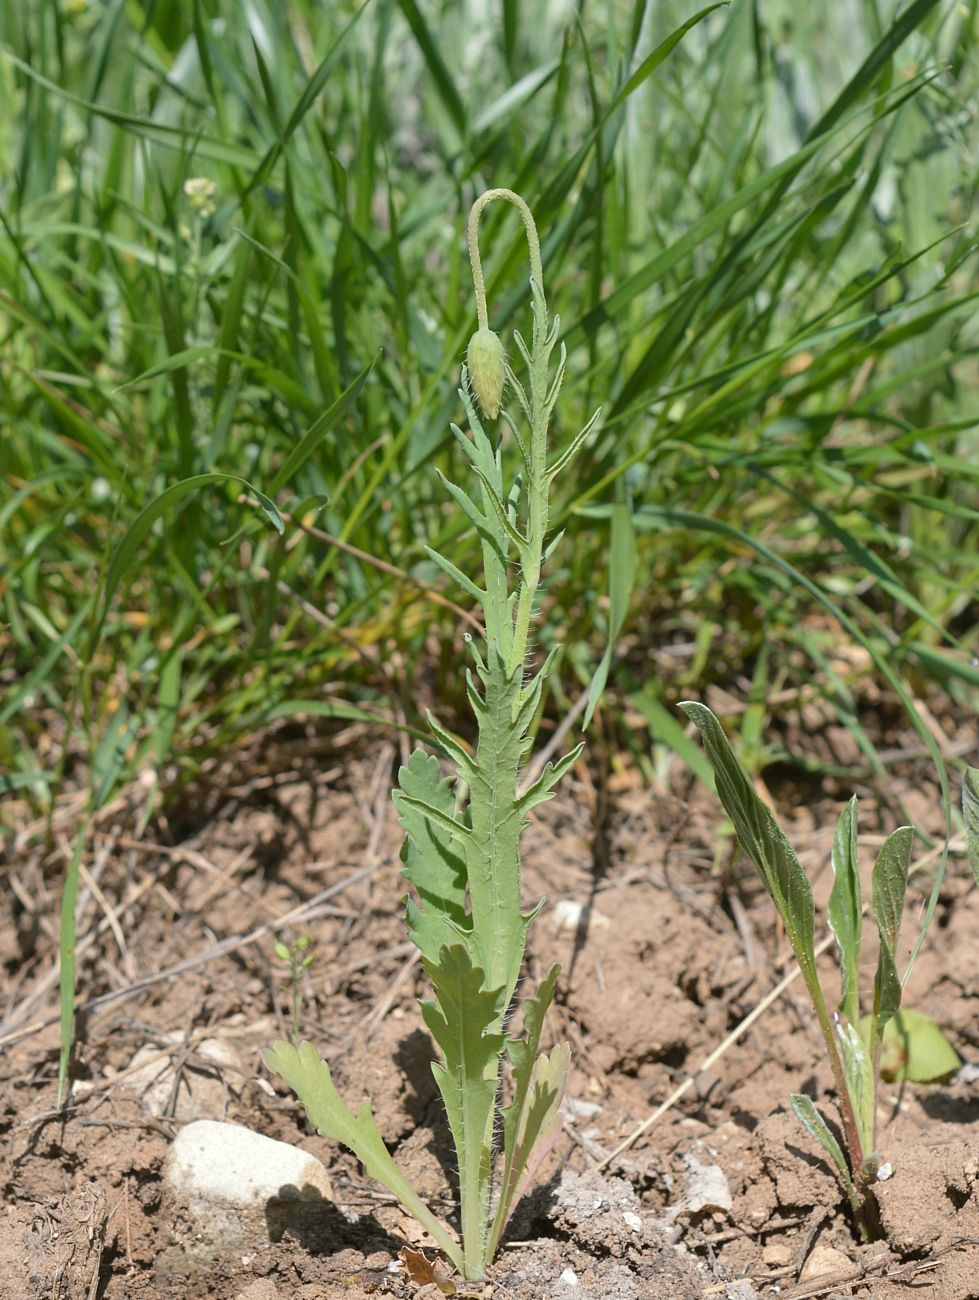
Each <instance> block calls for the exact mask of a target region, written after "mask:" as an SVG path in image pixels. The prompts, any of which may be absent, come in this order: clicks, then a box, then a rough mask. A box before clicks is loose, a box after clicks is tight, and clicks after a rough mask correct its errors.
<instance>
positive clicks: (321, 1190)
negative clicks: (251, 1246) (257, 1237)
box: [163, 1119, 333, 1239]
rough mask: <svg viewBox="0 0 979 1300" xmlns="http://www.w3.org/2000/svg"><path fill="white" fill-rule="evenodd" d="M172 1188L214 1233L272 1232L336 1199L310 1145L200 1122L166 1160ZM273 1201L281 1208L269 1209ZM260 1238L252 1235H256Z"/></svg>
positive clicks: (185, 1130) (166, 1178)
mask: <svg viewBox="0 0 979 1300" xmlns="http://www.w3.org/2000/svg"><path fill="white" fill-rule="evenodd" d="M163 1180H164V1185H165V1186H166V1188H167V1191H168V1193H169V1194H170V1195H171V1196H172V1197H173V1198H174V1199H175V1200H176V1201H177V1202H178V1203H179V1204H180V1205H181V1206H182V1207H183V1208H184V1209H185V1210H186V1211H187V1212H188V1213H189V1215H190V1216H191V1218H192V1219H194V1220H195V1221H196V1222H197V1223H198V1224H199V1225H200V1226H201V1228H202V1229H204V1230H206V1231H207V1232H208V1235H212V1236H214V1237H215V1238H216V1237H217V1236H219V1235H221V1236H227V1237H230V1238H233V1239H234V1238H237V1237H239V1236H242V1235H244V1236H246V1237H247V1236H248V1235H249V1234H254V1233H255V1232H259V1233H260V1234H261V1235H262V1236H267V1235H268V1232H269V1225H270V1223H271V1220H272V1218H273V1217H275V1219H276V1222H277V1223H278V1224H279V1226H280V1228H281V1227H282V1226H284V1217H285V1218H287V1217H288V1212H289V1206H290V1205H295V1206H296V1207H297V1210H298V1209H299V1208H300V1207H301V1206H305V1207H306V1208H307V1210H308V1209H309V1207H310V1203H315V1202H317V1201H320V1200H323V1199H325V1200H332V1198H333V1189H332V1186H331V1184H330V1176H329V1174H328V1173H327V1172H326V1169H325V1167H324V1166H323V1164H322V1163H321V1162H320V1161H319V1160H317V1159H316V1157H315V1156H311V1155H310V1154H309V1153H308V1152H307V1151H300V1150H299V1148H298V1147H294V1146H290V1145H289V1143H288V1142H276V1141H275V1140H274V1139H273V1138H267V1137H263V1136H262V1134H260V1133H253V1132H252V1131H251V1130H250V1129H247V1128H242V1127H241V1125H239V1124H223V1123H219V1122H218V1121H216V1120H209V1119H202V1120H195V1121H194V1122H193V1123H192V1124H187V1125H185V1127H184V1128H182V1129H181V1130H180V1132H179V1133H178V1134H177V1136H176V1138H175V1139H174V1141H173V1145H172V1146H171V1147H170V1150H169V1152H168V1154H167V1158H166V1161H165V1162H164V1166H163ZM270 1204H271V1205H273V1206H274V1207H275V1208H276V1210H277V1214H276V1215H275V1216H270V1215H269V1214H268V1213H267V1210H268V1208H269V1206H270ZM252 1239H254V1238H252Z"/></svg>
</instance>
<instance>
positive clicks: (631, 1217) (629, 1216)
mask: <svg viewBox="0 0 979 1300" xmlns="http://www.w3.org/2000/svg"><path fill="white" fill-rule="evenodd" d="M622 1218H623V1220H624V1221H625V1226H626V1227H627V1228H631V1229H632V1231H633V1232H642V1219H641V1218H640V1217H639V1215H638V1214H633V1212H632V1211H631V1210H625V1211H624V1212H623V1214H622Z"/></svg>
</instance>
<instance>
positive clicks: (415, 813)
mask: <svg viewBox="0 0 979 1300" xmlns="http://www.w3.org/2000/svg"><path fill="white" fill-rule="evenodd" d="M398 787H399V788H398V789H397V790H396V791H395V792H394V796H393V797H394V804H395V807H396V808H397V810H398V817H399V819H400V821H401V826H402V829H403V830H404V832H405V842H404V846H403V848H402V851H401V858H402V861H403V863H404V867H403V870H402V875H403V876H404V877H405V879H406V880H407V881H408V883H409V884H410V885H412V886H413V887H414V889H415V890H416V892H417V894H418V898H419V900H420V902H421V904H422V906H421V908H419V907H418V906H417V905H416V904H414V903H412V904H411V905H410V906H409V908H408V924H409V930H410V933H411V940H412V943H414V944H415V946H416V947H417V948H418V949H419V951H420V952H421V954H422V956H423V957H428V958H429V959H430V960H432V961H435V960H437V959H438V954H439V950H440V949H441V948H442V947H443V946H444V945H445V944H449V943H455V942H457V941H458V937H459V932H460V931H464V930H466V929H468V926H469V919H468V917H467V916H466V864H465V860H464V859H463V857H462V856H461V855H460V853H459V852H458V849H457V847H456V846H455V844H454V841H453V835H452V834H451V833H450V832H449V831H448V830H447V829H446V827H445V826H444V825H443V824H442V823H441V822H438V821H436V820H434V819H433V818H432V817H431V816H429V815H428V811H427V810H428V809H430V808H435V809H437V810H438V811H439V813H440V814H443V815H445V816H447V817H450V818H451V817H452V815H453V810H454V807H455V799H454V796H453V792H452V782H451V781H450V780H448V779H445V780H442V779H441V772H440V768H439V761H438V759H437V758H436V757H435V756H434V755H433V754H426V753H425V751H424V750H422V749H416V750H415V752H414V753H413V754H412V755H411V757H410V758H409V760H408V762H407V764H406V765H405V766H404V767H402V768H401V770H400V772H399V773H398Z"/></svg>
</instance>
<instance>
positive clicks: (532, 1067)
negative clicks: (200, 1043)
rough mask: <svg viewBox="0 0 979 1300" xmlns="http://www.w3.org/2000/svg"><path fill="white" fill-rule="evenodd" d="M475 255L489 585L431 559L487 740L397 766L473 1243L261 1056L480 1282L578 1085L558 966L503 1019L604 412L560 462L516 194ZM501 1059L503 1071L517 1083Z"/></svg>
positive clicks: (479, 469) (313, 1077)
mask: <svg viewBox="0 0 979 1300" xmlns="http://www.w3.org/2000/svg"><path fill="white" fill-rule="evenodd" d="M496 198H502V199H506V200H508V201H509V202H510V203H513V204H515V205H516V207H517V209H518V210H519V212H520V215H521V217H522V218H523V222H524V226H525V228H526V235H527V243H528V246H529V251H530V270H531V278H530V290H531V306H532V312H533V332H532V335H531V342H530V346H529V347H528V346H527V344H526V343H525V342H524V340H523V339H522V338H521V337H520V335H519V334H518V333H515V334H514V342H515V344H516V347H517V350H518V352H519V353H520V355H521V357H522V359H523V361H524V363H525V365H526V370H527V383H526V387H525V386H524V384H523V383H521V381H520V380H519V379H518V378H517V376H516V375H515V374H514V372H513V371H512V370H511V369H510V367H509V366H508V365H507V363H506V360H505V357H504V351H503V345H502V343H501V341H500V339H499V338H498V336H497V335H496V334H495V333H493V331H492V330H490V328H489V323H488V318H487V310H486V294H485V289H484V285H483V275H482V268H481V264H480V257H479V244H478V230H479V219H480V214H481V213H482V210H483V208H484V207H485V206H486V204H487V203H489V202H490V201H491V200H492V199H496ZM469 250H470V257H471V260H472V269H473V280H474V283H475V289H476V307H477V320H478V329H477V331H476V333H475V334H474V335H473V337H472V340H471V341H470V344H469V349H468V352H467V365H466V367H465V368H464V370H463V385H462V388H461V389H460V392H459V396H460V398H461V400H462V403H463V405H464V407H465V410H466V414H467V416H468V419H469V432H468V434H467V433H464V432H463V431H462V430H461V429H460V428H458V427H457V426H455V425H453V426H452V431H453V433H454V435H455V438H456V441H457V443H458V445H459V446H460V447H461V449H462V451H463V453H464V455H465V457H466V459H467V460H468V462H469V465H470V467H471V470H472V474H473V477H474V480H475V486H476V489H477V490H475V491H473V492H472V493H470V492H469V491H467V490H465V489H464V488H462V487H460V486H459V485H458V484H456V483H452V482H449V481H448V480H447V479H444V480H443V481H444V483H445V487H446V490H447V491H448V493H449V494H450V496H451V497H452V498H453V500H454V501H455V502H456V504H457V505H458V506H459V508H460V509H461V510H462V512H463V513H464V514H465V516H466V518H467V519H468V520H469V521H470V523H471V524H472V526H473V528H474V529H475V530H476V533H477V535H478V537H479V541H480V545H481V552H482V581H481V583H480V582H479V581H477V579H476V578H473V577H470V576H469V575H467V574H465V573H463V572H462V571H461V570H460V569H459V568H458V567H457V566H456V565H455V564H453V563H452V562H451V561H450V560H449V559H447V558H446V557H445V556H443V555H440V554H439V553H438V552H436V551H434V550H431V549H429V550H428V554H429V556H430V557H431V559H432V560H433V561H434V562H435V563H436V564H437V565H438V566H439V567H440V568H441V569H442V570H443V571H444V572H445V573H446V574H448V576H449V577H450V578H452V579H453V580H454V581H455V582H456V583H457V584H458V585H459V586H460V587H461V588H462V589H463V590H464V591H465V592H467V593H468V595H469V596H471V597H472V599H473V600H474V601H476V602H477V603H478V605H479V606H480V608H481V610H482V614H483V622H484V626H485V633H486V636H485V642H484V644H483V645H482V646H477V645H476V644H475V643H474V642H473V641H472V639H471V638H467V640H468V642H469V649H470V651H471V653H472V658H473V670H471V671H469V673H468V675H467V681H468V696H469V701H470V703H471V705H472V708H473V712H474V714H475V718H476V726H477V733H478V739H477V743H476V748H475V753H470V751H469V750H468V749H467V748H466V747H464V746H463V745H462V744H461V743H460V741H459V740H457V739H456V737H455V736H453V735H450V734H449V732H447V731H446V730H445V729H444V728H443V727H442V726H440V725H439V723H438V722H437V721H436V720H435V719H434V718H433V717H431V715H429V725H430V727H431V731H432V735H433V737H434V741H435V742H436V743H437V745H438V746H439V747H440V748H441V750H442V752H443V754H444V755H445V756H446V757H447V758H448V760H449V761H450V762H451V764H452V765H453V766H454V769H455V772H454V776H446V777H443V776H442V771H441V765H440V763H439V760H438V759H437V758H436V757H434V756H433V755H430V754H427V753H426V752H425V751H424V750H421V749H419V750H416V751H415V752H414V754H412V756H411V758H410V760H409V762H408V764H407V765H406V766H405V767H403V768H402V769H401V772H400V777H399V789H398V790H397V791H396V792H395V795H394V800H395V803H396V805H397V809H398V815H399V817H400V819H401V825H402V827H403V829H404V832H405V843H404V850H403V852H402V858H403V860H404V875H405V877H406V878H407V880H408V882H409V884H410V885H411V887H412V890H413V894H412V895H409V898H408V901H407V923H408V930H409V934H410V936H411V939H412V941H413V942H414V944H415V945H416V946H417V948H418V949H419V951H420V953H421V957H422V965H423V966H424V969H425V972H426V974H427V975H428V977H429V979H430V980H431V983H432V988H433V991H434V996H433V997H432V998H431V999H430V1000H428V1001H424V1002H423V1003H422V1015H423V1016H424V1020H425V1023H426V1025H427V1026H428V1028H429V1030H430V1031H431V1033H432V1036H433V1038H434V1039H435V1041H436V1043H437V1045H438V1048H439V1052H440V1055H441V1059H440V1060H439V1062H438V1063H437V1064H436V1065H434V1066H433V1069H434V1073H435V1078H436V1080H437V1082H438V1086H439V1089H440V1091H441V1093H442V1097H443V1100H444V1102H445V1108H446V1112H447V1115H448V1120H449V1126H450V1128H451V1131H452V1138H453V1141H454V1144H455V1149H456V1155H457V1158H458V1171H459V1194H460V1202H461V1205H460V1222H461V1245H460V1244H459V1243H457V1242H456V1240H455V1239H454V1237H453V1235H452V1234H451V1233H450V1232H449V1230H448V1229H447V1228H446V1227H445V1226H444V1225H443V1224H442V1223H440V1222H439V1221H438V1220H437V1219H436V1218H435V1217H434V1215H433V1214H432V1213H431V1211H430V1210H429V1209H428V1208H427V1206H426V1205H425V1204H424V1203H423V1202H422V1201H421V1199H420V1198H419V1197H418V1195H417V1194H416V1193H415V1192H414V1191H413V1189H412V1188H411V1186H410V1185H409V1184H408V1182H407V1181H406V1179H405V1178H404V1176H403V1174H402V1173H401V1171H400V1170H399V1168H398V1166H397V1165H396V1164H395V1162H394V1160H393V1159H392V1158H391V1156H390V1154H389V1153H388V1151H387V1148H386V1147H385V1146H384V1143H383V1142H382V1140H381V1137H380V1134H379V1132H378V1130H377V1126H376V1124H375V1122H374V1118H373V1116H372V1113H371V1107H370V1103H369V1101H365V1102H364V1103H363V1104H362V1105H361V1107H360V1109H359V1111H358V1112H357V1113H356V1114H354V1113H353V1112H352V1111H351V1110H349V1109H348V1108H347V1106H346V1105H345V1103H344V1102H343V1101H342V1099H341V1098H340V1096H339V1094H338V1092H337V1090H336V1088H335V1087H334V1085H333V1083H332V1081H331V1078H330V1071H329V1068H328V1067H327V1065H326V1063H325V1062H324V1061H322V1060H320V1058H319V1056H318V1054H317V1053H316V1051H315V1049H314V1048H313V1047H312V1046H311V1045H310V1044H309V1043H302V1044H300V1046H299V1047H298V1049H297V1048H294V1047H291V1046H290V1045H289V1044H287V1043H277V1044H276V1045H275V1047H274V1048H272V1049H271V1050H270V1051H268V1052H267V1053H266V1060H267V1062H268V1064H269V1066H270V1068H271V1069H272V1070H274V1071H275V1072H277V1073H279V1074H281V1075H282V1076H283V1077H284V1078H285V1079H286V1081H287V1082H288V1083H289V1084H290V1086H291V1087H292V1088H293V1089H294V1090H295V1092H296V1093H297V1094H298V1096H299V1099H300V1101H301V1102H302V1104H303V1106H304V1108H305V1110H306V1113H307V1115H308V1116H309V1119H310V1121H311V1122H312V1123H313V1124H314V1125H315V1126H316V1128H318V1129H319V1131H320V1132H321V1133H322V1134H323V1135H324V1136H327V1137H331V1138H335V1139H336V1140H338V1141H340V1142H342V1143H343V1144H344V1145H345V1146H348V1147H349V1148H350V1149H351V1150H352V1151H353V1152H354V1154H355V1155H356V1156H357V1157H358V1159H360V1161H361V1162H362V1163H363V1165H364V1167H365V1169H366V1170H367V1172H368V1173H369V1174H370V1175H371V1176H372V1177H374V1178H376V1179H377V1181H378V1182H380V1183H382V1184H383V1185H384V1186H385V1187H386V1188H387V1189H388V1190H389V1191H390V1192H392V1193H393V1194H394V1195H395V1196H396V1197H397V1198H398V1199H399V1201H400V1202H401V1203H402V1205H404V1206H405V1208H406V1209H408V1210H409V1211H410V1212H411V1213H412V1214H413V1215H414V1216H415V1218H416V1219H418V1221H419V1222H420V1223H421V1224H422V1225H423V1227H424V1228H425V1229H426V1230H427V1231H428V1232H429V1233H430V1234H431V1235H432V1237H433V1238H434V1239H435V1241H436V1242H437V1243H438V1244H439V1246H440V1247H441V1249H442V1250H443V1251H444V1252H445V1254H446V1255H447V1256H448V1257H449V1259H450V1260H451V1261H452V1263H453V1264H454V1265H455V1266H456V1268H458V1269H459V1271H460V1272H461V1273H462V1274H463V1276H464V1277H465V1278H466V1279H468V1280H479V1279H480V1278H482V1277H483V1275H484V1273H485V1270H486V1268H487V1265H488V1264H489V1263H490V1262H491V1261H492V1259H493V1256H494V1254H495V1252H496V1249H497V1247H498V1245H499V1242H500V1237H501V1235H502V1233H503V1230H504V1228H505V1226H506V1223H507V1220H508V1218H509V1216H510V1214H511V1212H512V1210H513V1208H514V1205H515V1204H516V1202H517V1200H518V1199H519V1197H520V1195H521V1194H522V1192H523V1189H524V1188H525V1186H526V1185H527V1184H528V1182H529V1180H530V1179H531V1177H532V1176H533V1173H534V1171H535V1169H536V1168H537V1166H538V1165H539V1163H540V1161H541V1160H542V1159H543V1157H544V1155H545V1154H546V1152H547V1151H548V1150H549V1148H550V1146H551V1145H552V1144H553V1141H554V1139H555V1138H556V1136H557V1132H558V1127H559V1123H560V1119H559V1115H558V1108H559V1106H560V1103H561V1099H562V1096H563V1093H564V1086H565V1080H566V1077H567V1069H568V1049H567V1047H563V1046H562V1047H558V1048H555V1049H554V1050H553V1051H552V1052H551V1053H550V1054H547V1053H544V1052H542V1051H541V1050H540V1045H541V1028H542V1023H543V1019H544V1015H545V1013H546V1011H547V1008H548V1006H549V1004H550V1002H551V999H552V997H553V994H554V986H555V982H556V980H557V976H558V973H559V968H558V967H556V966H555V967H553V968H552V969H551V970H550V972H549V973H548V974H547V976H546V977H545V978H544V980H543V981H542V983H541V985H540V987H539V988H538V989H537V992H536V994H535V995H534V996H533V997H532V998H530V1000H529V1001H528V1002H526V1003H525V1005H524V1010H523V1036H517V1035H515V1034H513V1033H511V1031H510V1027H509V1023H508V1014H509V1011H510V1007H511V1003H512V1001H513V998H514V994H515V992H516V988H517V982H518V980H519V978H520V971H521V966H522V963H523V957H524V949H525V946H526V940H527V930H528V927H529V925H530V923H531V921H532V920H533V918H534V916H535V915H536V913H537V912H538V911H539V908H540V905H538V907H535V908H532V909H531V910H530V911H524V910H523V906H522V903H521V890H520V838H521V835H522V833H523V829H524V827H525V826H526V825H527V814H528V813H529V812H530V810H531V809H532V808H534V807H535V805H537V804H539V803H542V802H543V801H544V800H545V799H549V798H550V797H551V794H552V791H553V789H554V786H555V785H556V783H557V782H558V780H559V779H560V778H561V777H562V776H563V774H564V773H565V772H567V771H568V769H569V768H570V767H571V766H572V764H573V763H574V762H575V761H576V759H577V758H578V755H579V754H580V752H581V746H580V745H579V746H578V747H576V748H575V749H573V750H572V751H571V752H570V753H568V754H566V755H565V756H564V758H562V759H561V760H560V761H559V762H558V763H556V764H551V763H548V764H547V766H546V767H545V768H544V770H543V772H542V773H541V774H540V776H539V777H538V778H537V779H536V780H535V781H534V782H533V783H532V784H531V785H530V786H529V787H528V788H527V789H523V790H521V788H520V785H519V778H520V772H521V769H522V768H523V766H524V763H525V762H526V759H527V757H528V754H529V752H530V749H531V747H532V743H533V742H532V737H531V726H532V723H533V720H534V716H535V714H536V713H537V710H538V708H539V706H540V702H541V692H542V689H543V686H544V683H545V682H546V680H547V677H548V674H549V672H550V669H551V664H552V658H553V656H549V657H548V659H547V660H546V661H545V662H544V663H543V665H542V666H540V667H539V668H537V670H536V671H533V670H532V666H531V655H530V631H531V624H532V620H533V616H534V610H535V605H536V601H537V596H538V590H539V587H540V582H541V572H542V568H543V565H544V562H545V561H546V559H547V558H548V556H549V555H550V553H551V552H552V551H553V549H554V547H555V545H556V544H557V542H558V540H559V538H557V537H556V538H553V539H551V540H550V542H549V543H548V541H547V521H548V497H549V492H550V487H551V484H552V482H553V481H554V478H555V476H556V475H557V474H559V473H560V472H561V470H562V469H564V468H565V467H566V466H567V465H569V464H570V462H571V461H572V459H573V458H574V456H575V454H576V453H577V452H578V450H579V449H580V448H581V446H582V444H583V442H584V439H585V438H586V437H587V435H588V433H589V431H590V429H591V428H592V427H593V426H594V423H595V421H596V419H597V418H598V412H596V413H595V415H594V416H593V417H592V419H591V420H590V421H589V422H588V424H587V425H586V426H585V428H584V429H582V431H581V432H580V433H579V434H578V435H577V437H575V438H574V439H572V441H571V442H570V443H569V444H568V445H567V446H566V447H564V448H563V449H562V450H561V451H559V452H558V453H557V454H556V455H555V456H554V458H553V459H550V458H549V453H548V425H549V421H550V416H551V412H552V411H553V409H554V405H555V403H556V401H557V397H558V392H559V390H560V387H561V382H562V379H563V376H564V367H565V349H564V346H563V344H562V345H561V347H560V349H559V360H558V363H557V366H556V367H555V368H554V369H553V372H552V369H551V365H550V358H551V354H552V352H553V350H554V347H555V344H556V343H557V336H558V320H557V318H556V317H555V318H554V319H552V318H551V317H550V315H549V313H548V309H547V302H546V300H545V297H544V283H543V274H542V266H541V254H540V243H539V240H538V235H537V229H536V226H535V225H534V220H533V217H532V216H531V213H530V210H529V208H528V207H527V205H526V203H524V201H523V199H521V198H520V197H519V196H518V195H516V194H514V193H512V192H511V191H510V190H499V189H498V190H489V191H488V192H487V193H485V194H483V195H482V196H481V197H480V198H479V199H478V200H477V201H476V203H475V204H474V205H473V209H472V212H471V214H470V218H469ZM507 383H509V386H510V389H511V391H512V392H513V394H514V395H515V398H516V404H517V406H518V407H519V409H520V412H521V413H522V415H523V417H524V419H525V420H526V424H527V432H526V435H525V434H524V433H522V432H521V429H520V427H519V425H518V422H517V421H516V420H515V419H514V418H512V417H511V415H510V413H509V412H507V411H502V413H501V402H502V398H503V392H504V388H505V386H506V384H507ZM470 389H471V392H472V396H471V395H470V392H469V390H470ZM473 398H475V402H474V400H473ZM476 402H478V405H479V408H480V410H481V411H482V415H483V417H485V419H486V420H494V419H496V417H497V415H499V414H501V415H502V420H503V423H504V424H505V426H506V428H507V429H508V430H509V433H510V435H511V438H512V443H513V448H514V452H513V459H516V460H517V461H518V462H519V472H518V473H517V474H516V475H514V476H513V477H512V478H511V479H510V480H509V481H508V479H507V477H506V474H505V462H504V456H503V448H502V441H503V439H502V436H500V437H497V438H491V437H490V435H489V434H488V433H487V431H486V428H485V427H484V421H483V419H482V418H481V417H480V415H479V414H478V413H477V410H476V405H475V403H476ZM509 459H510V457H507V460H508V461H509ZM465 792H468V794H467V797H466V794H465ZM505 1060H506V1061H508V1062H509V1071H508V1073H509V1079H508V1080H506V1081H505V1080H504V1078H503V1075H504V1061H505ZM504 1084H505V1086H506V1092H507V1100H506V1102H505V1104H504V1103H503V1101H502V1100H501V1094H502V1092H503V1089H504ZM498 1146H499V1147H500V1148H501V1149H500V1150H498V1149H497V1148H498ZM494 1191H495V1198H494Z"/></svg>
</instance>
